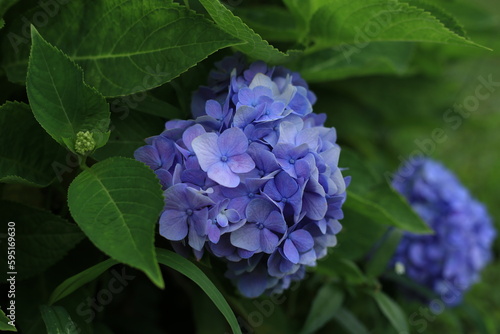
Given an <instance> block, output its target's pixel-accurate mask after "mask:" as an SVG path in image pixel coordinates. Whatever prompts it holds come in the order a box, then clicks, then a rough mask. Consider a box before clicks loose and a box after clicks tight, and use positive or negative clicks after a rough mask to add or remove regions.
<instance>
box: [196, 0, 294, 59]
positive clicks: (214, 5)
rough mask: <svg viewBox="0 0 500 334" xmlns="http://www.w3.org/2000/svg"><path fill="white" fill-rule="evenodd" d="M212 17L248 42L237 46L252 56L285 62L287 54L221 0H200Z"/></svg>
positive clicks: (220, 25) (219, 24)
mask: <svg viewBox="0 0 500 334" xmlns="http://www.w3.org/2000/svg"><path fill="white" fill-rule="evenodd" d="M200 3H201V4H202V5H203V7H205V9H206V10H207V12H208V13H209V14H210V16H211V17H212V19H214V21H215V22H216V23H217V25H218V26H219V27H221V28H222V29H224V31H226V32H227V33H228V34H231V35H233V36H234V37H236V38H238V39H240V40H243V41H245V42H246V44H242V45H236V46H235V48H236V49H238V50H240V51H241V52H243V53H246V54H247V55H249V56H250V57H252V58H255V59H260V60H263V61H265V62H268V63H279V62H283V61H284V60H285V59H286V57H287V55H286V54H285V53H283V52H281V51H279V50H278V49H276V48H274V47H273V46H272V45H270V44H269V43H268V42H267V41H265V40H263V39H262V37H260V36H259V35H258V34H256V33H255V32H254V31H253V30H252V29H250V28H249V27H248V26H247V25H246V24H245V23H243V21H242V20H241V19H240V18H239V17H238V16H235V15H233V13H231V11H230V10H229V9H227V8H226V7H224V5H223V4H221V3H220V1H219V0H200Z"/></svg>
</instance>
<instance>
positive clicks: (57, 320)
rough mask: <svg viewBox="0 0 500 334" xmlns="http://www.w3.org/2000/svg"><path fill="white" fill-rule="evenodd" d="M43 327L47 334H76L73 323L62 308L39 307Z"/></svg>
mask: <svg viewBox="0 0 500 334" xmlns="http://www.w3.org/2000/svg"><path fill="white" fill-rule="evenodd" d="M40 312H41V313H42V317H43V321H44V322H45V327H46V328H47V333H48V334H77V333H79V331H78V329H77V327H76V325H75V323H74V322H73V320H71V317H70V316H69V314H68V312H67V311H66V309H65V308H64V307H62V306H47V305H42V306H40Z"/></svg>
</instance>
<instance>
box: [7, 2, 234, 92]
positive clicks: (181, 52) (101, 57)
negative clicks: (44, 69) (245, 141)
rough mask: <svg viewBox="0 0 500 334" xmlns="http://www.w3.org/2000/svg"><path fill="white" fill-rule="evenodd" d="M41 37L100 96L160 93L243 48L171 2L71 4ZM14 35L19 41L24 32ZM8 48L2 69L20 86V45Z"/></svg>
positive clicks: (22, 65) (22, 62) (22, 60)
mask: <svg viewBox="0 0 500 334" xmlns="http://www.w3.org/2000/svg"><path fill="white" fill-rule="evenodd" d="M35 10H36V9H35ZM38 10H39V9H38ZM25 16H26V17H32V16H30V15H28V14H26V15H25ZM40 31H41V33H42V34H43V36H44V37H45V38H46V39H47V41H48V42H50V43H52V44H53V45H55V46H57V47H58V48H60V49H61V50H62V51H63V52H64V53H66V54H67V55H69V57H70V58H71V59H72V60H74V61H75V62H76V63H77V64H78V65H80V66H81V67H82V69H83V71H84V73H85V81H86V82H87V83H88V84H90V85H92V86H94V87H95V88H96V89H97V90H98V91H99V92H101V93H102V94H103V95H104V96H120V95H128V94H132V93H135V92H140V91H145V90H149V89H151V88H154V87H158V86H160V85H162V84H164V83H166V82H168V81H170V80H172V79H173V78H175V77H177V76H178V75H179V74H181V73H183V72H185V71H186V70H187V69H189V68H190V67H192V66H194V65H196V64H197V63H198V62H200V61H201V60H203V59H205V58H206V57H207V56H209V55H210V54H212V53H214V52H215V51H217V50H219V49H221V48H225V47H228V46H231V45H235V44H238V43H241V41H240V40H239V39H237V38H234V37H232V36H231V35H229V34H227V33H225V32H224V31H222V30H221V29H219V28H218V27H216V26H215V25H214V24H213V22H211V21H209V20H208V19H205V18H204V17H203V16H202V15H198V14H196V13H194V12H193V11H190V10H189V9H187V8H186V7H184V6H181V5H179V4H177V3H175V2H173V1H172V0H145V1H132V0H108V1H93V2H86V1H71V2H69V3H67V4H66V5H64V10H61V11H60V12H59V14H58V15H57V18H55V19H52V20H49V22H48V23H47V25H46V26H44V27H41V28H40ZM12 33H13V34H17V35H18V36H22V26H21V25H20V24H19V27H18V28H17V30H14V31H12ZM10 42H11V43H9V44H6V45H4V52H5V54H7V57H6V59H4V61H3V66H4V68H5V70H6V72H7V74H8V75H9V79H10V80H11V81H14V82H22V81H24V78H23V76H22V73H23V71H24V70H25V67H26V62H25V60H26V58H25V57H26V55H25V54H24V53H23V52H19V53H15V52H12V48H13V47H14V46H15V47H14V51H15V50H16V49H17V47H18V46H21V48H19V49H20V51H22V44H21V42H16V41H10Z"/></svg>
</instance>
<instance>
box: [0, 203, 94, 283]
mask: <svg viewBox="0 0 500 334" xmlns="http://www.w3.org/2000/svg"><path fill="white" fill-rule="evenodd" d="M0 212H1V213H2V218H3V219H5V220H4V221H6V222H8V221H12V222H15V223H16V226H15V233H16V235H15V237H16V245H17V248H16V266H15V267H16V271H17V272H18V278H19V279H21V278H22V279H24V278H28V277H31V276H33V275H36V274H39V273H41V272H43V271H45V270H46V269H47V268H49V267H50V266H52V265H54V264H55V263H57V262H58V261H60V260H61V259H62V258H63V257H64V256H65V255H66V254H67V253H68V251H69V250H71V249H73V248H74V247H75V246H76V245H77V244H78V243H79V242H80V241H82V240H83V239H84V237H85V236H84V234H83V233H82V232H81V231H80V229H79V228H78V226H76V225H74V224H70V223H69V222H67V221H66V220H64V219H62V218H61V217H59V216H56V215H54V214H52V213H50V212H47V211H44V210H40V209H35V208H31V207H28V206H25V205H22V204H19V203H14V202H8V201H0ZM6 260H7V259H6V258H2V259H1V260H0V264H1V266H2V267H3V268H7V264H6ZM4 274H5V272H2V274H1V275H0V276H3V275H4Z"/></svg>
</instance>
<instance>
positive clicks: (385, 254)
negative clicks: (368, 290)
mask: <svg viewBox="0 0 500 334" xmlns="http://www.w3.org/2000/svg"><path fill="white" fill-rule="evenodd" d="M402 236H403V232H402V231H401V230H398V229H392V230H389V231H387V235H386V236H385V237H384V238H383V239H382V240H381V242H380V244H379V246H378V248H377V249H376V250H375V252H374V253H373V254H372V256H371V259H370V261H369V262H368V263H367V265H366V273H367V274H368V275H370V276H372V277H378V276H380V275H382V274H383V273H384V272H385V271H386V270H387V265H388V264H389V261H390V260H391V259H392V256H393V255H394V252H395V251H396V249H397V248H398V245H399V242H400V240H401V237H402Z"/></svg>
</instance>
